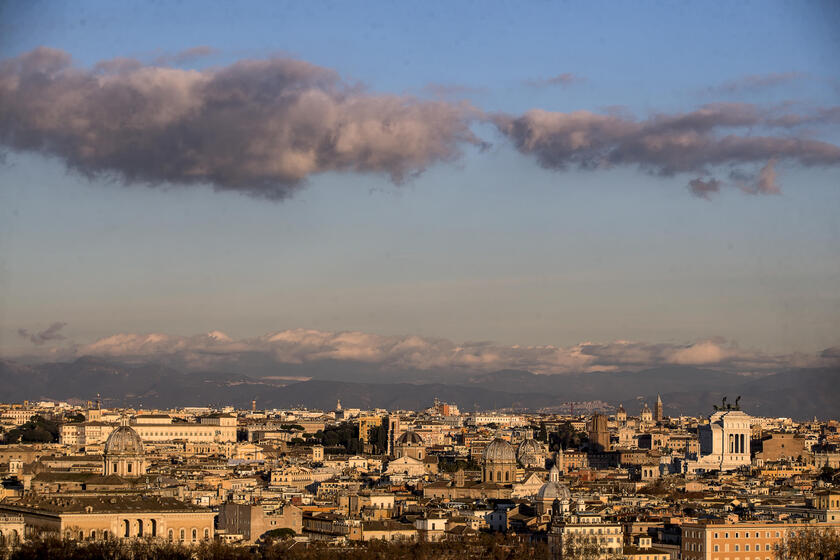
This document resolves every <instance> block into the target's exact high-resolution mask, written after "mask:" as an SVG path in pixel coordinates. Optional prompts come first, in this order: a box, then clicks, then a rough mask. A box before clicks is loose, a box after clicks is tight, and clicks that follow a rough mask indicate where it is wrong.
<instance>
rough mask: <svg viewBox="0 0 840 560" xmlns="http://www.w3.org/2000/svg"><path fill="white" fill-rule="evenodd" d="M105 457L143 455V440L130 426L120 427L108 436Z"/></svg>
mask: <svg viewBox="0 0 840 560" xmlns="http://www.w3.org/2000/svg"><path fill="white" fill-rule="evenodd" d="M105 455H106V456H109V457H110V456H116V455H143V440H142V439H140V436H139V435H137V432H135V431H134V429H132V428H131V427H130V426H120V427H119V428H117V429H116V430H114V431H113V432H111V435H109V436H108V440H107V441H106V442H105Z"/></svg>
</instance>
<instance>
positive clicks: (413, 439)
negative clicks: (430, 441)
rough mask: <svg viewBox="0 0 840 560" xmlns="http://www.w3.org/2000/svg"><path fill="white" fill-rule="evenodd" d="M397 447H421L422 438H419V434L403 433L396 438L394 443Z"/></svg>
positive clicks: (410, 431)
mask: <svg viewBox="0 0 840 560" xmlns="http://www.w3.org/2000/svg"><path fill="white" fill-rule="evenodd" d="M396 444H397V445H423V438H422V437H420V434H418V433H417V432H414V431H412V430H409V431H407V432H403V434H402V435H401V436H400V437H398V438H397V441H396Z"/></svg>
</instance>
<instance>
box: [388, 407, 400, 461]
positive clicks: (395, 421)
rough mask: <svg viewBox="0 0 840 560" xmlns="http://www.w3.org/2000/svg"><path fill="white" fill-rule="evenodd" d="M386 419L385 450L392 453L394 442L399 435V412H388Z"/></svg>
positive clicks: (389, 453)
mask: <svg viewBox="0 0 840 560" xmlns="http://www.w3.org/2000/svg"><path fill="white" fill-rule="evenodd" d="M387 421H388V426H387V428H388V432H387V442H388V445H387V449H386V452H387V453H388V455H393V454H394V444H395V443H396V441H397V438H398V437H399V435H400V415H399V414H389V415H388V417H387Z"/></svg>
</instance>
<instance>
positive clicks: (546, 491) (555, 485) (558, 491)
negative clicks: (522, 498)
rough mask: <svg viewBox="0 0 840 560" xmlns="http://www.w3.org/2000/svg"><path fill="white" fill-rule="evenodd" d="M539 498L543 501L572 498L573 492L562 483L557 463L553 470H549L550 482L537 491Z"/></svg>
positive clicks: (552, 467)
mask: <svg viewBox="0 0 840 560" xmlns="http://www.w3.org/2000/svg"><path fill="white" fill-rule="evenodd" d="M537 498H538V499H539V500H541V501H553V500H560V501H563V500H571V499H572V493H571V492H569V489H568V488H567V487H566V486H565V485H564V484H561V483H560V471H559V470H558V468H557V465H552V466H551V470H550V471H548V482H546V483H545V484H543V485H542V486H541V487H540V489H539V490H538V491H537Z"/></svg>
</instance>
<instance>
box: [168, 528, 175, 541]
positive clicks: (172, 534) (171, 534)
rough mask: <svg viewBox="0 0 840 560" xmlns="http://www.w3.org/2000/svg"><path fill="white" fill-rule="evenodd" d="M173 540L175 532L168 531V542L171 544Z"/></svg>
mask: <svg viewBox="0 0 840 560" xmlns="http://www.w3.org/2000/svg"><path fill="white" fill-rule="evenodd" d="M174 538H175V532H174V531H172V529H169V542H172V540H173V539H174Z"/></svg>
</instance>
